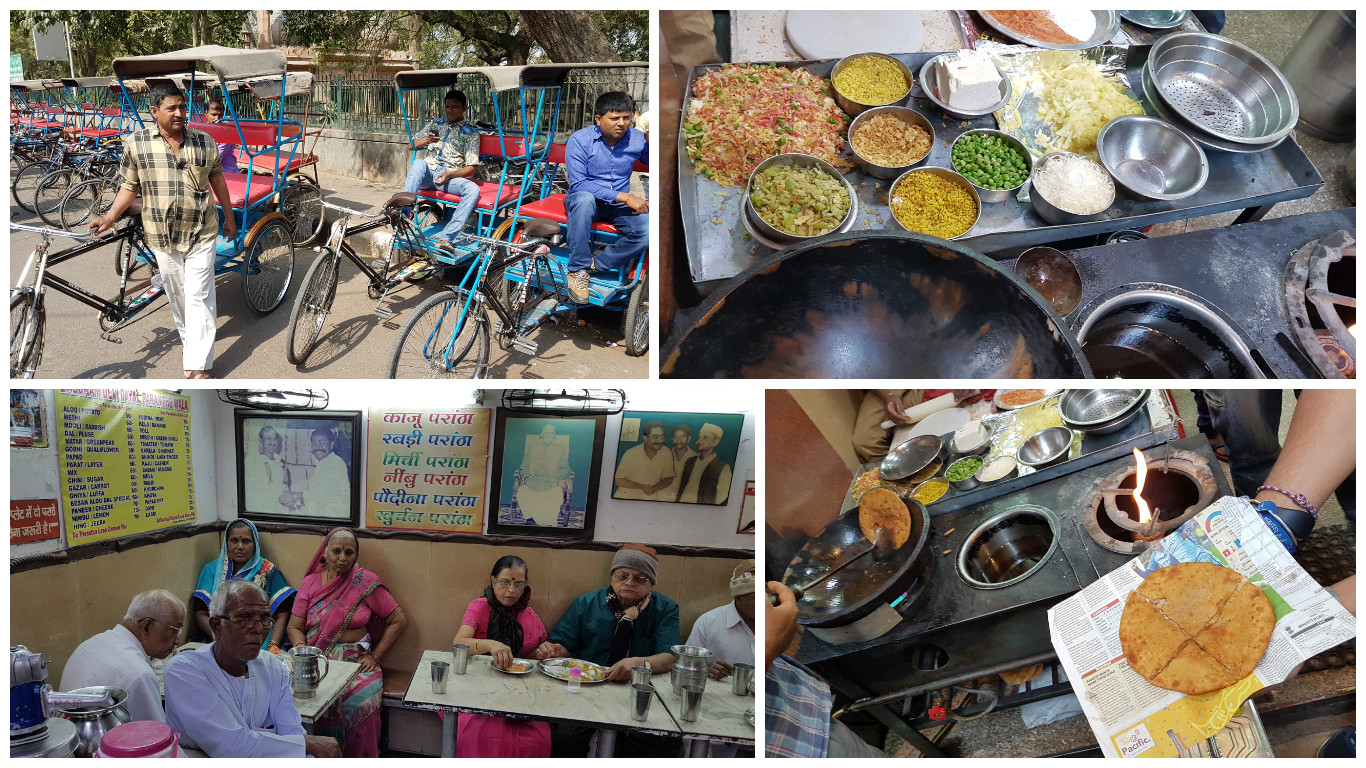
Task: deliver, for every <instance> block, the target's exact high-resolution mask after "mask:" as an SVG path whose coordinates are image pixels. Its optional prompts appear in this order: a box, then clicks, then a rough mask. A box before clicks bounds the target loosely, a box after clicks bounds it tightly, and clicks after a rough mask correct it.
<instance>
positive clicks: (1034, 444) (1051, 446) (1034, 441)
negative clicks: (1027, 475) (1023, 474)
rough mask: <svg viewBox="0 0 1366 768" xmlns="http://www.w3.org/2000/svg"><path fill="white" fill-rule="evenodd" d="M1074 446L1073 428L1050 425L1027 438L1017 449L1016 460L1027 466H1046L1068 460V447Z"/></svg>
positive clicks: (1040, 467) (1038, 467) (1037, 467)
mask: <svg viewBox="0 0 1366 768" xmlns="http://www.w3.org/2000/svg"><path fill="white" fill-rule="evenodd" d="M1071 447H1072V430H1071V429H1068V428H1067V427H1049V428H1047V429H1041V430H1039V431H1038V432H1035V433H1034V434H1032V435H1030V436H1029V437H1027V438H1025V441H1024V442H1023V443H1020V447H1019V448H1018V449H1016V450H1015V461H1016V462H1018V463H1019V464H1021V465H1023V466H1026V467H1033V468H1034V469H1043V468H1044V467H1047V466H1051V465H1053V464H1057V463H1058V462H1060V461H1066V460H1067V452H1068V449H1070V448H1071Z"/></svg>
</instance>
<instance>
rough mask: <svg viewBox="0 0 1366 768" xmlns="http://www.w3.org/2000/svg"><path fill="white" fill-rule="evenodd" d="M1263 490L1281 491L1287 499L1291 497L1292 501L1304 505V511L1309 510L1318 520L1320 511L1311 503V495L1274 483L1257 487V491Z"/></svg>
mask: <svg viewBox="0 0 1366 768" xmlns="http://www.w3.org/2000/svg"><path fill="white" fill-rule="evenodd" d="M1262 491H1274V492H1276V493H1279V494H1280V495H1282V496H1284V497H1286V498H1287V499H1290V500H1291V501H1293V502H1295V503H1296V504H1299V505H1300V506H1301V507H1304V511H1305V512H1308V513H1309V514H1310V515H1311V516H1313V518H1314V519H1315V520H1318V519H1319V511H1318V510H1317V509H1315V508H1314V505H1312V504H1310V503H1309V497H1308V496H1305V495H1304V494H1302V493H1295V492H1294V491H1287V490H1286V489H1284V488H1277V487H1276V486H1274V485H1263V486H1259V487H1258V488H1257V493H1261V492H1262Z"/></svg>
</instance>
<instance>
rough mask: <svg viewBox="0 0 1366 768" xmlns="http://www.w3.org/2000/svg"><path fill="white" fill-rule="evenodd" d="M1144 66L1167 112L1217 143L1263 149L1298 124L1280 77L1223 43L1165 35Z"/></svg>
mask: <svg viewBox="0 0 1366 768" xmlns="http://www.w3.org/2000/svg"><path fill="white" fill-rule="evenodd" d="M1146 66H1147V68H1148V71H1149V72H1150V73H1151V75H1152V78H1153V82H1154V84H1156V86H1157V88H1158V91H1159V92H1161V94H1162V97H1163V98H1164V99H1165V100H1166V102H1167V106H1169V107H1171V108H1172V109H1173V110H1174V111H1175V112H1176V113H1177V114H1179V115H1180V116H1181V117H1182V118H1184V119H1186V120H1187V121H1189V122H1190V123H1192V124H1194V125H1195V126H1196V127H1198V128H1200V129H1201V130H1204V131H1208V132H1209V133H1210V134H1211V135H1213V136H1216V137H1218V138H1221V139H1225V140H1228V141H1233V142H1237V143H1240V144H1266V143H1269V142H1273V141H1277V140H1279V139H1281V138H1283V137H1284V136H1285V135H1286V134H1288V133H1290V131H1291V130H1292V129H1293V128H1294V127H1295V123H1296V121H1298V120H1299V118H1300V105H1299V100H1298V99H1296V98H1295V91H1294V89H1293V88H1291V86H1290V82H1289V81H1288V80H1286V78H1285V75H1283V74H1281V71H1280V70H1278V69H1276V67H1275V66H1273V65H1272V64H1271V62H1269V61H1267V60H1266V59H1264V58H1262V57H1261V56H1260V55H1258V54H1257V53H1256V52H1254V51H1253V50H1251V49H1250V48H1247V47H1246V46H1244V45H1242V44H1240V43H1236V42H1234V41H1232V40H1229V39H1228V38H1225V37H1220V36H1218V35H1208V34H1202V33H1196V32H1185V33H1179V34H1175V35H1167V36H1166V37H1164V38H1162V39H1161V40H1159V41H1158V42H1157V43H1156V44H1155V45H1153V48H1152V52H1151V53H1150V54H1149V56H1148V63H1147V65H1146Z"/></svg>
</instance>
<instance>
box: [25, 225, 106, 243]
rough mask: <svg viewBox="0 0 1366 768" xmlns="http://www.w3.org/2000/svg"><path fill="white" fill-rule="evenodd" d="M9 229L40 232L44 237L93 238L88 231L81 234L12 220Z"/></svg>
mask: <svg viewBox="0 0 1366 768" xmlns="http://www.w3.org/2000/svg"><path fill="white" fill-rule="evenodd" d="M9 231H11V232H36V233H38V234H40V235H42V236H44V237H69V238H71V239H73V240H90V239H93V238H94V235H91V234H89V233H85V234H82V233H80V232H67V231H66V230H64V229H47V228H46V227H30V226H29V225H27V224H15V223H13V222H11V223H10V225H9Z"/></svg>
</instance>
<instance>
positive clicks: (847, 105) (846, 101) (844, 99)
mask: <svg viewBox="0 0 1366 768" xmlns="http://www.w3.org/2000/svg"><path fill="white" fill-rule="evenodd" d="M865 56H870V57H872V58H875V59H886V60H888V61H890V62H892V63H893V64H895V65H896V66H897V68H898V69H900V70H901V74H902V75H905V77H906V92H905V93H904V94H902V95H901V98H899V99H896V100H895V101H889V102H887V103H886V104H863V103H860V102H857V101H854V100H853V99H851V98H849V97H848V96H845V95H844V94H842V93H840V89H839V88H837V87H835V75H838V74H839V73H840V72H842V71H843V70H844V68H845V67H847V66H849V62H851V61H853V60H855V59H861V58H863V57H865ZM914 85H915V77H914V76H913V75H912V74H911V68H910V67H908V66H906V65H905V64H904V63H903V62H902V61H901V60H900V59H898V58H895V57H893V56H888V55H887V54H885V53H855V54H851V55H849V56H845V57H844V58H842V59H840V60H839V61H837V62H835V66H834V67H833V68H831V70H830V90H831V91H832V92H833V93H834V94H835V103H836V104H838V105H839V108H840V109H842V110H844V112H845V114H847V115H849V116H850V117H858V116H859V115H860V114H862V113H863V112H864V111H866V110H869V109H872V108H873V107H886V106H891V105H894V104H901V103H902V102H904V101H906V99H908V98H910V95H911V88H912V86H914Z"/></svg>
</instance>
